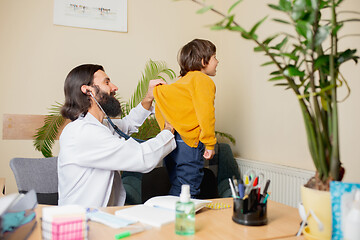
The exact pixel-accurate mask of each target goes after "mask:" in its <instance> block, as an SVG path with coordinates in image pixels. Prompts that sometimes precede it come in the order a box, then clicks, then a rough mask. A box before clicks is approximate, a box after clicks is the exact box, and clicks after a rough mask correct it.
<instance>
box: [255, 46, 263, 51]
mask: <svg viewBox="0 0 360 240" xmlns="http://www.w3.org/2000/svg"><path fill="white" fill-rule="evenodd" d="M263 51H265V50H264V49H263V48H262V47H260V46H258V47H254V52H263Z"/></svg>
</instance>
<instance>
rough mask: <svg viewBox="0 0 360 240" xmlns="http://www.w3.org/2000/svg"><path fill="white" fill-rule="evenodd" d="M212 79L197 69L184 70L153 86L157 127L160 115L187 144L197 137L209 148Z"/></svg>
mask: <svg viewBox="0 0 360 240" xmlns="http://www.w3.org/2000/svg"><path fill="white" fill-rule="evenodd" d="M215 91H216V87H215V83H214V82H213V80H212V79H211V78H210V77H209V76H208V75H206V74H205V73H202V72H200V71H191V72H188V73H187V74H186V75H185V76H184V77H182V78H180V79H179V80H177V81H176V82H175V83H172V84H169V85H159V86H157V87H155V88H154V91H153V93H154V97H155V102H156V104H155V117H156V120H157V122H158V124H159V126H160V128H161V129H163V128H164V123H165V120H164V118H165V119H166V120H167V121H168V122H169V123H170V124H171V125H172V126H173V127H174V128H175V130H176V131H177V132H178V133H179V134H180V136H181V138H182V139H183V140H184V142H185V143H186V144H187V145H188V146H190V147H197V146H198V144H199V141H201V142H202V143H203V144H204V145H205V147H206V149H208V150H213V149H214V145H215V144H216V138H215V107H214V100H215Z"/></svg>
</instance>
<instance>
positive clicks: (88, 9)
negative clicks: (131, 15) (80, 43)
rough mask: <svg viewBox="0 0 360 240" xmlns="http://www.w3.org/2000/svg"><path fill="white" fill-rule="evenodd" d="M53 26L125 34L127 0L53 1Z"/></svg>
mask: <svg viewBox="0 0 360 240" xmlns="http://www.w3.org/2000/svg"><path fill="white" fill-rule="evenodd" d="M54 24H56V25H62V26H70V27H80V28H90V29H99V30H108V31H118V32H127V0H101V1H99V0H54Z"/></svg>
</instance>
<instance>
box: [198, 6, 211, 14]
mask: <svg viewBox="0 0 360 240" xmlns="http://www.w3.org/2000/svg"><path fill="white" fill-rule="evenodd" d="M212 8H213V6H212V5H209V6H205V7H203V8H201V9H199V10H197V11H196V13H197V14H203V13H205V12H207V11H209V10H210V9H212Z"/></svg>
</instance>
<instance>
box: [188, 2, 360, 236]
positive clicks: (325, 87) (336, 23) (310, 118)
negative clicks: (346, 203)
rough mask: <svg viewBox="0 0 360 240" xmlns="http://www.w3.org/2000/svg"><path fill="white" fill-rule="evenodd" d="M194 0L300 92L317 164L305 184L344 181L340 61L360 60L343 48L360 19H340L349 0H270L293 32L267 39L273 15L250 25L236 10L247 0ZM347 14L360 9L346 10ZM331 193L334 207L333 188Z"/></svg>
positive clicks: (276, 78) (276, 77) (278, 81)
mask: <svg viewBox="0 0 360 240" xmlns="http://www.w3.org/2000/svg"><path fill="white" fill-rule="evenodd" d="M191 1H193V2H195V3H197V4H199V5H201V9H200V10H198V12H197V13H205V12H207V11H212V12H215V13H216V14H218V15H219V16H221V18H222V19H221V21H219V22H217V23H215V24H213V25H212V26H211V29H212V30H228V31H231V32H234V33H237V34H239V35H240V36H241V37H242V38H244V39H247V40H250V41H252V42H254V43H255V45H256V46H255V48H254V51H255V52H262V53H264V54H265V55H266V56H267V57H269V61H268V62H266V63H264V64H263V65H262V66H267V65H273V66H274V68H275V71H273V72H271V73H270V75H271V78H270V79H269V81H270V82H273V83H275V86H282V87H285V88H286V89H289V90H291V91H292V92H293V93H294V94H295V97H296V98H297V100H298V103H299V105H300V109H301V112H302V116H303V119H304V123H305V129H306V134H307V141H308V146H309V150H310V154H311V157H312V160H313V163H314V165H315V168H316V175H315V176H314V177H312V178H311V179H310V180H309V182H308V183H307V184H306V185H305V186H306V187H308V188H312V189H318V190H324V191H328V190H329V183H330V181H334V180H335V181H341V180H342V178H343V176H344V172H345V170H344V168H343V166H342V164H341V161H340V154H339V127H338V125H339V123H338V102H339V99H338V96H337V89H338V87H340V86H346V87H347V89H348V92H349V93H350V88H349V86H348V84H347V82H346V80H345V78H344V76H343V75H342V74H341V71H340V67H341V65H342V64H343V63H345V62H347V61H349V60H353V61H354V62H355V63H357V60H358V58H359V57H358V56H357V55H355V54H356V49H351V48H348V49H345V50H343V49H341V50H340V48H339V47H338V43H339V40H340V37H339V35H340V32H341V29H342V27H343V26H344V24H345V23H347V22H351V21H359V19H353V18H348V19H345V20H339V19H338V15H339V12H338V8H339V6H340V4H341V3H342V2H344V1H345V0H311V1H310V0H279V2H278V4H277V5H274V4H269V5H268V6H269V7H270V8H271V9H273V10H276V11H278V12H280V13H282V14H283V15H284V16H286V17H287V18H286V19H280V18H275V19H273V20H274V21H276V22H278V23H279V24H284V25H287V26H290V27H292V29H293V34H291V33H287V32H284V31H282V30H281V29H280V28H279V31H277V32H274V33H273V34H272V35H271V36H269V37H267V38H264V39H261V38H260V37H259V36H258V34H257V33H256V32H257V30H258V29H259V27H260V25H261V24H262V23H263V22H264V21H265V20H266V19H267V17H264V18H262V19H261V20H260V21H258V22H257V23H256V24H255V25H254V26H253V27H252V28H251V29H250V30H245V28H243V27H242V26H241V25H240V24H239V23H238V22H236V14H234V13H233V12H234V9H235V8H236V7H237V6H238V5H239V3H240V2H241V0H238V1H235V2H234V3H233V4H232V5H231V6H230V7H229V9H228V11H227V12H226V13H222V12H221V11H219V10H217V9H215V8H214V7H213V6H212V5H207V4H206V3H205V2H204V1H200V0H191ZM341 14H343V15H345V14H359V13H357V12H353V11H347V12H345V11H343V12H341ZM342 37H345V36H342ZM328 195H329V197H328V198H329V207H330V194H329V193H328ZM304 205H305V203H304ZM305 208H306V206H305ZM329 210H330V209H328V212H329ZM330 213H331V211H330ZM330 219H331V215H330ZM309 221H310V220H309ZM330 225H331V222H330ZM311 230H312V229H311ZM315 231H316V230H314V231H312V232H315ZM320 234H322V233H320ZM326 234H327V235H326V236H325V235H322V237H324V238H330V237H331V235H330V236H329V233H326ZM330 234H331V226H330Z"/></svg>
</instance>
